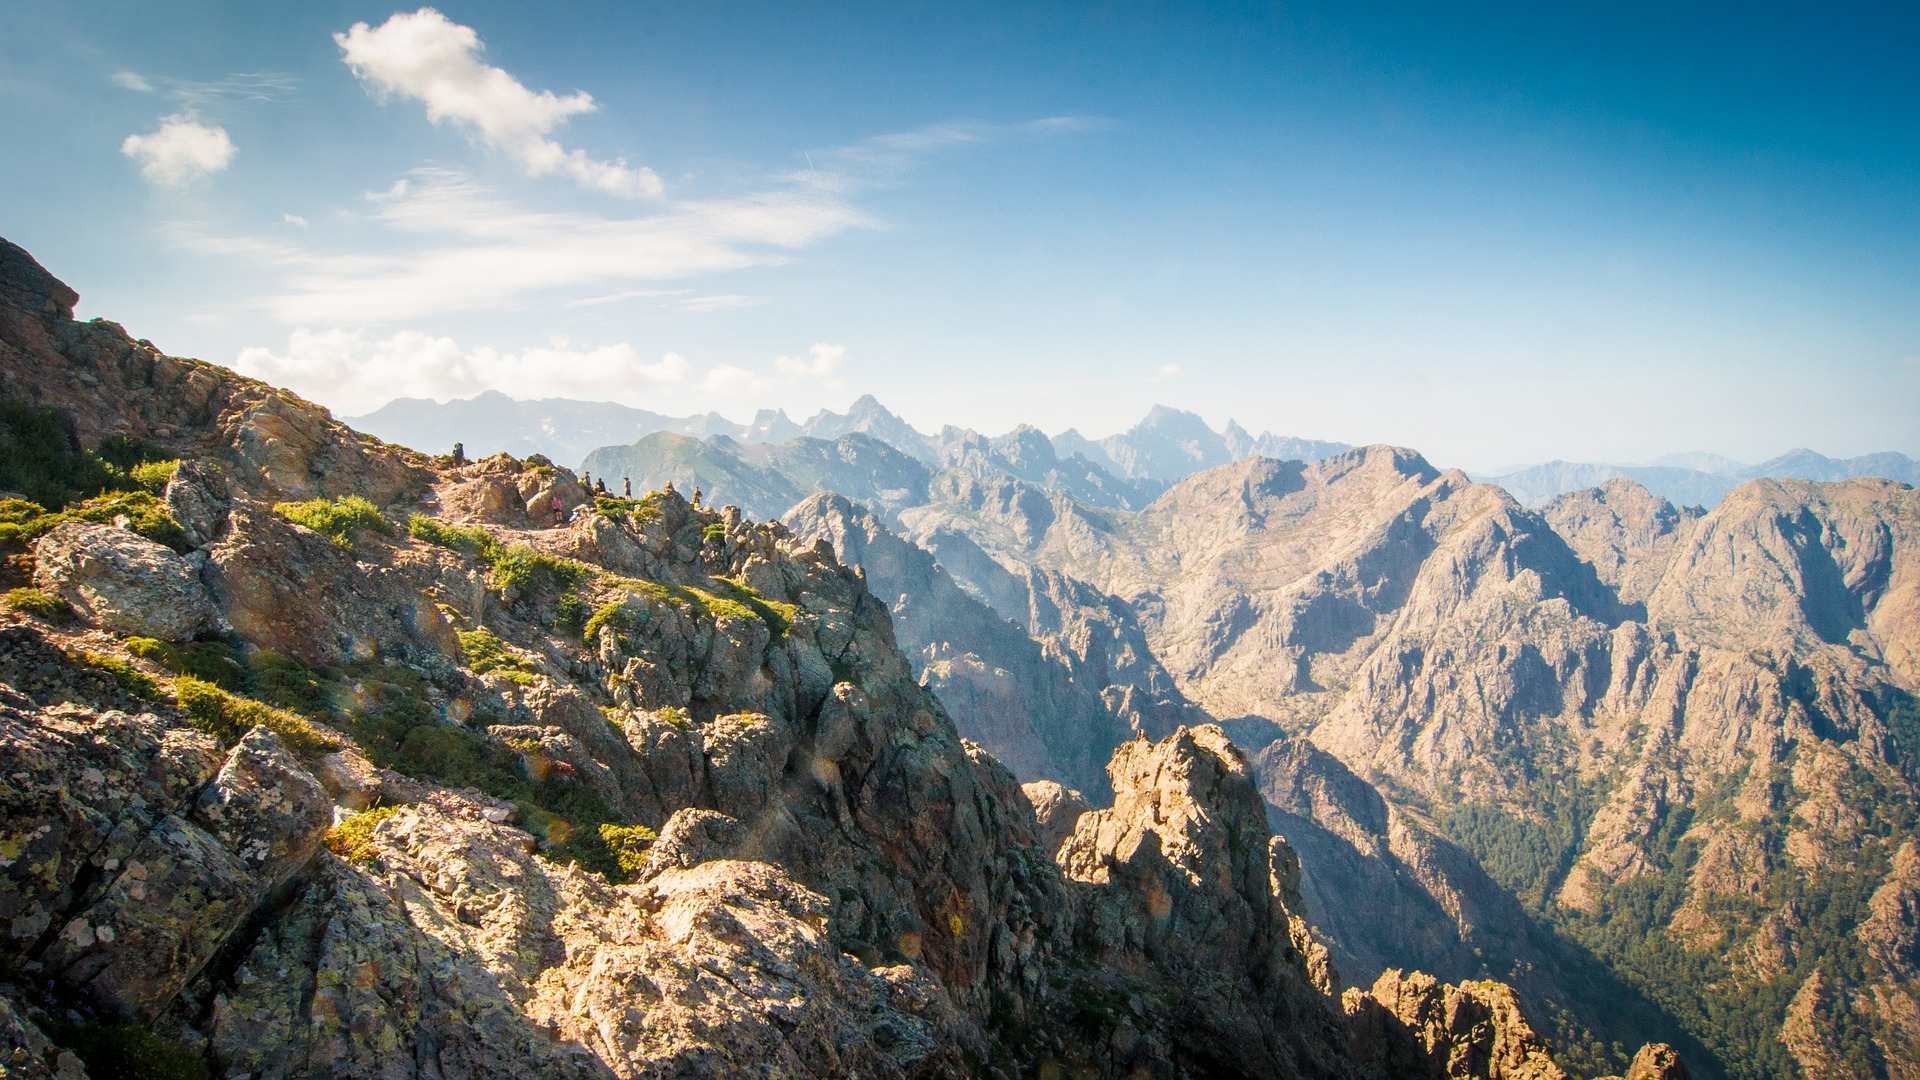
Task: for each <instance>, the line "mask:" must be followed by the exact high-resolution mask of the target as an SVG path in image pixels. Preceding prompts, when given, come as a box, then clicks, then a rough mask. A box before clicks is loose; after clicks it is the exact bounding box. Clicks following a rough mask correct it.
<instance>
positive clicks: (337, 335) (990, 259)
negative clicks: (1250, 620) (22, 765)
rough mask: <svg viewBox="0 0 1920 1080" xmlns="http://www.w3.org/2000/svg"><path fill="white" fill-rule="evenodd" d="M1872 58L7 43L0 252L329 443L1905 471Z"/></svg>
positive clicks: (312, 18)
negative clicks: (1693, 454) (809, 416)
mask: <svg viewBox="0 0 1920 1080" xmlns="http://www.w3.org/2000/svg"><path fill="white" fill-rule="evenodd" d="M395 16H400V18H398V19H395ZM359 24H364V25H363V26H360V28H359V29H357V30H356V29H355V28H356V26H357V25H359ZM1915 56H1920V14H1916V12H1915V9H1913V8H1912V7H1911V6H1910V5H1907V6H1905V7H1904V8H1903V7H1901V6H1896V5H1884V6H1879V7H1850V6H1844V5H1836V6H1830V7H1826V8H1821V9H1814V8H1810V7H1806V6H1798V7H1791V8H1790V7H1784V6H1782V7H1764V6H1752V5H1749V6H1744V7H1739V8H1734V7H1726V8H1720V9H1709V8H1696V9H1693V10H1691V11H1685V12H1676V11H1674V10H1671V5H1663V6H1656V5H1629V4H1610V5H1606V6H1604V7H1602V6H1592V7H1588V8H1583V9H1565V10H1562V9H1559V8H1558V7H1556V6H1555V5H1528V6H1521V5H1511V6H1506V7H1499V8H1493V7H1487V8H1477V9H1473V10H1467V9H1463V8H1462V9H1453V10H1444V11H1443V10H1439V9H1438V8H1437V7H1436V8H1431V9H1429V8H1423V7H1411V6H1409V7H1400V6H1394V5H1356V4H1328V5H1285V6H1281V5H1220V6H1210V7H1203V6H1200V5H1164V6H1163V5H1149V4H1138V5H1075V6H1043V5H1028V4H1022V5H1004V6H999V5H939V6H935V5H907V4H894V5H877V6H872V7H858V6H853V5H832V6H819V5H805V4H767V5H743V4H728V3H721V2H712V3H698V4H696V3H685V4H657V3H623V4H607V5H589V4H569V3H547V4H542V5H538V6H528V5H513V4H505V3H499V4H494V3H447V4H443V5H440V6H439V7H438V9H437V13H431V12H429V13H422V12H418V11H416V9H414V8H411V7H405V8H395V7H391V6H373V5H369V4H364V3H362V4H333V3H305V4H299V5H291V4H287V5H275V4H238V3H234V4H212V3H205V4H192V3H176V4H168V5H134V4H102V3H85V2H81V3H65V4H60V5H10V6H8V7H6V8H4V9H0V145H5V146H6V147H8V148H9V152H8V153H6V154H4V155H0V235H4V236H6V237H7V238H8V239H11V240H13V241H15V242H17V243H20V244H22V245H24V246H26V247H27V248H28V249H29V250H31V251H33V252H34V253H35V254H36V256H38V257H39V258H40V260H41V261H42V262H43V263H45V264H46V265H47V266H48V267H49V268H50V269H52V270H53V271H54V272H55V273H57V274H59V275H61V276H62V277H63V278H65V279H66V280H67V281H69V282H70V283H71V284H73V285H74V286H75V287H76V288H77V289H79V290H80V292H81V294H82V304H81V310H82V313H83V314H86V315H105V316H107V317H111V318H114V319H116V320H118V321H120V322H122V323H124V324H125V325H126V326H127V327H128V328H129V329H130V330H132V331H133V332H134V333H135V334H136V335H139V336H144V337H149V338H151V339H153V340H154V341H155V342H156V343H158V344H159V345H160V346H161V347H163V348H165V349H167V350H168V351H170V352H175V353H179V354H183V355H196V356H200V357H202V358H205V359H209V360H214V361H217V362H221V363H228V364H234V365H236V366H238V367H240V368H241V369H242V370H245V371H248V372H249V373H252V374H258V375H262V376H263V377H269V378H272V379H274V380H275V381H277V382H281V383H284V384H287V385H291V386H293V387H294V388H295V389H297V390H299V391H301V392H302V393H305V394H307V395H308V396H310V397H312V398H314V399H315V400H318V401H320V402H322V403H324V404H327V405H329V406H331V407H333V408H335V410H336V411H338V412H341V413H343V414H349V415H350V414H354V413H358V412H362V411H367V410H368V409H370V408H372V407H373V406H375V405H378V404H380V403H381V402H382V401H384V400H385V399H386V398H388V397H391V396H394V395H395V394H409V395H416V396H437V397H442V398H444V397H448V396H465V395H468V394H471V393H473V392H476V391H477V390H478V389H482V388H486V387H498V388H501V389H504V390H506V391H508V392H509V393H513V394H515V395H516V396H522V397H530V396H546V395H558V396H572V397H590V398H604V399H614V400H621V401H626V402H629V403H632V404H636V405H641V406H644V407H648V408H654V409H657V410H660V411H665V412H673V413H684V412H692V411H700V410H705V409H708V408H715V409H719V410H720V411H722V412H724V413H727V414H729V415H733V416H736V417H741V418H744V417H745V416H747V415H748V414H750V413H751V412H752V411H753V410H754V409H755V408H758V407H763V406H784V407H786V408H788V409H789V410H790V411H793V412H795V413H796V414H804V413H807V412H811V411H812V410H813V409H816V408H819V407H822V406H829V407H835V408H844V407H845V405H846V403H847V402H848V401H850V400H851V399H852V398H853V397H854V396H856V395H858V394H860V393H866V392H871V393H874V394H876V395H878V396H879V397H880V399H881V400H882V401H883V402H886V403H887V404H888V405H889V406H891V407H892V408H894V409H895V410H896V411H898V412H900V413H901V414H902V415H903V416H905V417H906V418H907V419H909V420H910V421H913V422H914V423H916V424H917V425H919V426H921V427H922V428H927V429H932V428H937V427H938V426H940V425H941V424H944V423H954V424H960V425H965V426H971V427H975V428H978V429H981V430H986V431H1001V430H1005V429H1006V428H1008V427H1011V426H1012V425H1013V424H1015V423H1018V422H1022V421H1027V422H1032V423H1036V424H1039V425H1040V426H1042V427H1043V428H1046V429H1047V430H1050V431H1058V430H1061V429H1063V428H1066V427H1068V426H1075V427H1078V428H1079V429H1080V430H1082V431H1083V432H1084V433H1087V434H1090V435H1096V436H1097V435H1102V434H1107V433H1109V432H1112V431H1114V430H1118V429H1120V428H1123V427H1125V426H1127V425H1129V424H1130V423H1131V422H1132V421H1133V420H1135V419H1137V418H1138V416H1139V415H1140V414H1141V413H1142V412H1144V411H1145V409H1146V408H1147V407H1148V406H1149V405H1151V404H1153V403H1155V402H1164V403H1166V404H1170V405H1175V406H1180V407H1184V408H1189V409H1193V410H1195V411H1197V412H1199V413H1201V414H1202V415H1203V416H1205V417H1207V418H1208V419H1209V420H1210V421H1212V422H1213V423H1214V424H1215V425H1216V426H1217V425H1220V424H1223V423H1224V422H1225V421H1226V420H1227V419H1228V418H1229V417H1232V418H1234V419H1237V420H1238V421H1240V423H1242V424H1243V425H1245V426H1247V427H1249V428H1251V429H1253V430H1255V431H1259V430H1261V429H1270V430H1274V431H1276V432H1280V433H1285V434H1295V435H1303V436H1313V437H1321V438H1333V439H1341V440H1345V441H1349V442H1371V441H1383V442H1394V443H1399V444H1403V445H1410V446H1414V447H1416V448H1419V449H1421V450H1422V451H1423V452H1425V453H1427V454H1428V455H1429V456H1430V457H1431V458H1433V459H1434V460H1435V461H1437V462H1440V463H1442V464H1458V465H1463V466H1467V467H1475V468H1490V467H1494V466H1498V465H1501V464H1506V463H1512V462H1521V461H1530V460H1542V459H1546V458H1552V457H1564V458H1574V459H1589V460H1591V459H1610V460H1625V461H1633V460H1644V459H1647V458H1651V457H1653V456H1655V455H1657V454H1661V453H1666V452H1670V451H1678V450H1685V449H1704V450H1710V451H1714V452H1719V453H1724V454H1728V455H1731V456H1734V457H1739V458H1744V459H1747V460H1757V459H1759V458H1762V457H1766V456H1770V455H1771V454H1774V453H1777V452H1779V451H1782V450H1784V449H1786V448H1788V447H1790V446H1794V445H1808V446H1812V447H1814V448H1815V449H1818V450H1821V451H1823V452H1825V453H1829V454H1835V455H1842V454H1848V455H1850V454H1856V453H1861V452H1866V451H1872V450H1879V449H1898V450H1903V451H1906V452H1908V453H1920V420H1917V419H1916V417H1920V408H1916V407H1915V403H1916V402H1920V183H1917V182H1916V179H1915V178H1916V177H1920V63H1915V61H1914V57H1915ZM583 94H584V95H587V97H582V96H580V95H583ZM436 117H437V119H436ZM130 137H131V138H130Z"/></svg>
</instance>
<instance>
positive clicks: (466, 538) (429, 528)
mask: <svg viewBox="0 0 1920 1080" xmlns="http://www.w3.org/2000/svg"><path fill="white" fill-rule="evenodd" d="M407 535H408V536H411V537H413V538H414V539H415V540H421V541H424V542H426V543H429V544H435V545H438V546H440V547H443V548H450V549H452V550H454V551H458V552H462V553H463V554H466V555H468V556H470V557H472V558H476V559H479V560H480V561H481V562H484V563H489V564H491V563H492V562H493V560H495V559H497V558H499V557H500V553H501V552H502V551H503V550H505V549H504V548H502V547H501V546H500V541H498V540H495V539H494V538H493V535H492V534H491V533H489V532H487V530H485V529H482V528H479V527H478V526H474V527H471V528H461V527H459V526H457V525H442V524H441V523H440V522H439V521H438V520H436V519H434V518H431V517H428V516H427V515H426V514H414V515H413V516H412V517H409V518H408V519H407Z"/></svg>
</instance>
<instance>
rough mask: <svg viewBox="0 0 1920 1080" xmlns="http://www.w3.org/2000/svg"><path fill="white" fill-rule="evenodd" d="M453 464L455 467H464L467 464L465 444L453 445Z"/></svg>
mask: <svg viewBox="0 0 1920 1080" xmlns="http://www.w3.org/2000/svg"><path fill="white" fill-rule="evenodd" d="M453 463H454V464H455V465H465V464H466V463H467V447H466V444H464V443H454V444H453Z"/></svg>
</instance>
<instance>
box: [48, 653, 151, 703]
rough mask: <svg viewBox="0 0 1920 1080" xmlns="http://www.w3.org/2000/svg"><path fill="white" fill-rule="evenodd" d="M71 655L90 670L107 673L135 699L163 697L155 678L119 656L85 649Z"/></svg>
mask: <svg viewBox="0 0 1920 1080" xmlns="http://www.w3.org/2000/svg"><path fill="white" fill-rule="evenodd" d="M70 655H72V657H73V659H75V660H77V661H79V662H80V663H82V664H85V665H86V666H88V667H90V668H95V669H98V670H100V671H104V672H106V673H107V674H108V675H110V676H112V677H113V681H114V683H115V684H116V685H118V686H119V687H120V689H122V690H125V691H126V692H127V693H129V694H132V695H133V696H134V697H137V698H143V699H145V700H147V701H159V700H161V698H162V697H163V695H162V694H161V693H160V684H159V683H156V682H154V681H153V676H151V675H148V674H147V673H146V672H144V671H141V670H140V669H139V668H136V667H134V666H133V665H132V664H129V663H127V662H126V661H125V660H122V659H120V658H119V657H117V656H109V655H107V654H106V653H97V652H89V651H87V650H84V649H83V650H81V651H79V652H78V653H74V654H70Z"/></svg>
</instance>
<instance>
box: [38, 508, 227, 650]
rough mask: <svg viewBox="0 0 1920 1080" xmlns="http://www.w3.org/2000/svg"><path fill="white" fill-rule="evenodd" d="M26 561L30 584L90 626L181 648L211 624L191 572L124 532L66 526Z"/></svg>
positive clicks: (214, 616)
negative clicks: (29, 564)
mask: <svg viewBox="0 0 1920 1080" xmlns="http://www.w3.org/2000/svg"><path fill="white" fill-rule="evenodd" d="M33 554H34V571H33V582H34V584H35V585H36V586H38V587H39V588H40V589H41V591H43V592H46V593H48V594H50V595H53V596H57V597H59V598H60V599H62V600H65V601H66V602H67V603H69V604H71V605H73V608H74V610H76V611H78V612H79V613H80V615H81V617H82V618H84V619H86V620H87V621H88V622H89V623H92V624H93V625H95V626H99V627H103V628H105V629H107V630H112V631H114V632H115V633H120V634H137V635H140V636H143V637H154V638H159V639H161V640H162V641H184V640H186V639H187V638H190V637H192V636H194V635H195V634H198V633H200V632H202V631H205V630H211V629H213V628H214V626H215V625H216V624H217V622H218V619H219V615H218V613H217V612H216V611H215V610H214V606H213V599H212V597H210V596H209V595H208V594H207V588H206V586H205V585H203V584H201V581H200V575H199V574H198V573H197V572H196V571H195V568H194V567H193V566H192V565H191V564H189V563H188V562H187V560H185V559H183V558H181V557H180V556H179V555H178V554H176V553H174V552H173V551H172V550H170V549H168V548H165V547H162V546H161V545H159V544H156V543H154V542H153V541H151V540H148V539H147V538H146V537H144V536H140V535H139V534H137V533H134V532H132V531H131V530H128V529H123V528H121V527H119V526H117V525H92V524H88V523H87V522H83V521H69V522H67V523H65V524H63V525H60V526H57V527H56V528H54V530H53V531H52V532H49V533H48V534H46V535H45V536H43V537H41V538H40V539H39V540H38V541H37V542H36V543H35V544H34V548H33Z"/></svg>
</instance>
